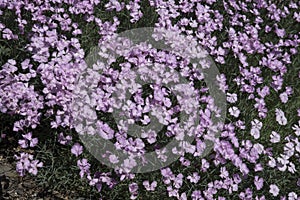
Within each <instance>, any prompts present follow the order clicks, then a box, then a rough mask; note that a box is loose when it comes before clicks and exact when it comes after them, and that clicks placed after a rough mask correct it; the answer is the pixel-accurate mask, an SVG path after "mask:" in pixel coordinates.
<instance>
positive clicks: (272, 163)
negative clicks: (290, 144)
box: [268, 156, 276, 168]
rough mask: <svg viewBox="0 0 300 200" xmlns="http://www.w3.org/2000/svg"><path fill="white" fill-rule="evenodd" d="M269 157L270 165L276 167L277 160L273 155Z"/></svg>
mask: <svg viewBox="0 0 300 200" xmlns="http://www.w3.org/2000/svg"><path fill="white" fill-rule="evenodd" d="M269 159H270V160H269V162H268V166H269V167H272V168H274V167H275V166H276V160H275V159H274V158H273V157H271V156H269Z"/></svg>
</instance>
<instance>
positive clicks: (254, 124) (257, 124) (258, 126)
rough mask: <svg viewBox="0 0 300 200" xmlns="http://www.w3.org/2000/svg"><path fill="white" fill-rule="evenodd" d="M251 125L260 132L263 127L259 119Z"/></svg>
mask: <svg viewBox="0 0 300 200" xmlns="http://www.w3.org/2000/svg"><path fill="white" fill-rule="evenodd" d="M251 125H252V128H257V129H258V130H260V129H261V128H262V126H263V124H262V122H261V121H259V120H258V119H254V120H253V121H251Z"/></svg>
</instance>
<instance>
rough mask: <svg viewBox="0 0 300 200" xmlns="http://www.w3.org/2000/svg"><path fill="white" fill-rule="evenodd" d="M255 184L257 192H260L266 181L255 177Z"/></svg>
mask: <svg viewBox="0 0 300 200" xmlns="http://www.w3.org/2000/svg"><path fill="white" fill-rule="evenodd" d="M254 184H255V186H256V189H257V190H260V189H261V188H262V187H263V185H264V179H263V178H259V177H258V176H255V177H254Z"/></svg>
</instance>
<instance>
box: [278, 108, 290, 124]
mask: <svg viewBox="0 0 300 200" xmlns="http://www.w3.org/2000/svg"><path fill="white" fill-rule="evenodd" d="M275 114H276V121H277V122H278V124H280V125H286V124H287V119H286V117H285V115H284V112H283V111H282V110H281V109H279V108H276V109H275Z"/></svg>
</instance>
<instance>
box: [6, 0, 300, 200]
mask: <svg viewBox="0 0 300 200" xmlns="http://www.w3.org/2000/svg"><path fill="white" fill-rule="evenodd" d="M145 2H147V4H146V6H145V5H144V3H145ZM145 2H144V1H140V0H130V1H126V2H121V1H118V0H109V1H106V2H105V3H103V2H100V0H82V1H78V0H45V1H41V0H35V1H32V0H28V1H18V0H10V1H7V0H4V1H1V2H0V41H1V45H2V41H3V44H4V43H5V44H4V45H6V44H7V46H9V47H10V48H12V49H13V48H14V47H16V44H19V45H21V46H22V47H21V48H17V47H16V48H17V49H14V50H15V51H20V52H19V54H18V56H15V55H14V56H12V57H11V58H8V59H6V60H5V62H4V63H2V66H1V68H0V112H1V114H7V115H9V116H16V118H15V119H16V120H15V121H14V124H13V127H10V128H11V131H12V132H15V133H16V136H17V135H18V136H22V137H23V138H21V139H20V138H19V140H18V144H19V146H20V147H21V148H22V149H23V150H24V152H21V153H20V155H16V156H15V158H16V160H17V165H16V170H17V172H18V173H19V174H20V175H21V176H24V175H25V174H26V172H28V173H30V174H32V175H36V174H37V173H38V168H41V167H43V162H41V161H40V160H37V159H34V154H29V153H25V152H26V151H28V149H27V148H34V149H36V148H38V142H39V139H38V138H39V133H37V132H38V131H36V130H37V127H39V126H41V122H44V121H47V120H48V121H47V123H48V122H49V126H50V127H51V130H50V132H51V131H52V132H55V133H59V134H57V142H58V143H59V144H61V145H66V147H67V148H69V147H70V149H71V150H70V153H71V154H72V156H73V157H74V159H77V167H78V169H79V175H80V177H81V178H83V179H86V180H88V182H89V184H90V185H91V186H95V187H96V188H97V190H98V191H99V192H101V191H102V190H104V188H105V189H107V188H109V189H112V188H114V187H117V186H118V185H122V184H123V183H122V182H127V183H129V185H128V190H129V197H128V198H130V199H137V198H139V196H141V195H143V194H142V192H141V191H146V192H147V193H153V194H154V193H155V192H156V191H159V193H160V194H161V191H162V190H164V192H165V193H166V195H167V197H166V198H170V199H171V198H175V199H180V200H184V199H193V200H200V199H218V200H222V199H234V198H236V199H237V198H239V199H242V200H246V199H256V200H264V199H274V198H278V199H288V200H296V199H299V198H300V189H299V188H300V179H299V170H300V168H299V162H300V140H299V136H300V118H299V117H300V106H299V86H300V85H299V82H300V71H299V67H298V65H297V64H299V59H298V58H299V52H298V51H299V45H300V27H299V22H300V12H299V7H300V3H299V2H297V1H290V2H280V3H278V4H277V3H275V1H266V0H255V1H254V0H253V1H250V0H241V1H235V0H224V1H216V0H201V1H196V0H188V1H187V0H186V1H185V0H179V1H175V0H170V1H161V0H149V1H145ZM146 7H149V8H151V9H153V10H155V12H154V13H153V15H154V16H156V17H157V19H156V21H155V22H154V26H155V28H156V31H157V32H154V33H153V38H154V39H155V40H158V41H159V40H162V39H164V40H166V43H168V44H171V45H170V46H171V47H172V48H173V49H176V50H178V52H179V51H180V53H183V55H185V56H182V55H177V54H176V53H174V52H170V51H167V50H161V49H156V48H154V47H153V46H151V45H148V44H147V43H143V42H141V43H138V44H132V43H131V41H128V40H127V39H126V38H119V39H121V41H118V42H119V43H121V44H120V45H119V44H115V43H111V41H114V40H112V39H113V38H114V37H115V36H116V33H118V32H119V30H120V29H122V28H123V27H124V24H123V23H124V21H125V18H128V21H129V22H128V23H129V24H130V25H133V26H134V27H135V25H137V24H138V22H140V21H141V19H143V18H145V17H147V16H145V14H146V13H143V12H144V11H145V10H147V8H146ZM99 8H101V9H100V11H101V14H99V13H97V12H99ZM102 12H106V13H115V14H116V15H115V16H113V17H111V18H110V19H108V18H106V17H103V16H102ZM124 13H129V16H126V17H125V18H124V19H123V18H121V17H120V16H123V15H124ZM10 14H11V15H13V16H14V17H15V19H14V22H13V23H10V20H9V21H7V20H6V18H7V15H10ZM28 16H30V17H28ZM78 19H79V20H78ZM149 23H150V22H149ZM151 23H152V22H151ZM144 26H148V24H144ZM90 27H92V28H90ZM92 29H93V30H92ZM162 29H165V30H168V31H170V32H171V33H170V34H168V35H164V34H163V33H162V32H160V30H162ZM91 30H92V31H94V32H95V35H97V36H94V37H95V38H89V39H90V40H91V41H92V40H93V42H95V41H96V43H97V44H94V43H93V42H91V43H93V45H98V47H99V48H100V49H101V51H100V52H101V53H100V55H99V56H100V57H102V58H105V62H104V61H102V60H100V61H99V60H97V61H96V62H95V63H93V65H92V66H89V64H90V63H89V62H88V61H87V52H89V51H91V50H90V49H88V48H87V47H86V44H85V41H84V40H85V39H86V38H87V37H89V36H87V35H88V34H89V33H88V32H89V31H91ZM180 35H184V36H186V37H187V38H188V39H189V43H188V44H187V43H186V42H185V40H183V39H182V38H183V37H181V36H180ZM24 43H25V44H24ZM190 45H194V47H195V48H192V49H190V48H189V47H190ZM198 45H199V46H200V45H201V47H203V48H204V49H205V50H206V51H207V52H208V53H207V55H209V56H211V57H212V58H213V59H212V60H213V61H214V62H215V63H217V66H218V68H219V70H220V71H221V72H222V73H221V74H217V75H216V77H213V78H215V79H216V80H215V82H216V85H217V88H215V89H216V90H218V91H220V92H221V93H222V94H224V95H225V100H226V103H227V105H228V109H226V110H222V109H221V108H220V107H222V106H220V105H218V101H219V99H215V98H214V97H213V96H212V95H210V91H209V89H210V88H209V86H208V85H209V84H206V83H204V82H205V76H206V74H205V73H204V71H205V69H209V68H210V63H209V62H207V60H204V59H202V60H201V61H200V63H196V64H195V63H193V62H192V59H191V57H192V56H193V57H194V58H203V57H204V56H205V55H206V54H205V53H204V52H203V51H202V50H200V49H199V48H197V46H198ZM0 47H2V46H0ZM1 49H2V48H0V50H1ZM123 49H124V51H122V50H123ZM111 52H118V54H119V55H120V57H122V59H120V60H121V61H119V59H118V58H116V57H114V56H111ZM1 55H2V53H1V51H0V56H1ZM190 55H192V56H190ZM297 59H298V61H297ZM1 62H2V59H1ZM297 62H298V63H297ZM197 64H201V67H202V68H201V70H200V69H199V68H197ZM202 70H203V71H202ZM100 72H101V73H100ZM79 75H84V76H82V77H84V80H79V81H78V76H79ZM135 79H140V80H142V81H144V82H151V83H150V84H148V85H142V84H141V83H137V82H135V81H134V80H135ZM182 80H184V81H185V82H184V84H177V83H181V82H180V81H182ZM171 83H172V84H171ZM165 85H167V86H169V87H166V86H165ZM91 89H94V90H93V91H92V92H90V91H91ZM87 91H88V92H87ZM175 94H176V95H175ZM178 94H181V95H178ZM128 96H129V98H128ZM74 98H75V99H76V100H78V101H77V102H76V103H77V104H75V105H74ZM74 110H75V111H77V112H74ZM93 111H95V112H93ZM198 111H199V112H198ZM226 111H228V114H227V116H226V119H225V122H224V123H217V124H216V123H214V119H215V118H222V113H223V112H226ZM113 113H118V114H117V115H116V116H114V117H115V122H116V123H117V127H116V126H114V125H112V124H111V123H109V121H107V120H103V119H102V118H101V120H100V119H98V118H100V117H99V115H104V116H105V117H107V116H110V115H111V114H113ZM182 113H185V114H186V115H181V114H182ZM185 116H186V117H185ZM105 117H103V118H105ZM185 118H186V119H185ZM184 120H186V122H184V123H182V122H183V121H184ZM195 121H196V122H197V123H194V122H195ZM153 122H154V123H156V124H160V125H162V127H163V130H164V131H161V132H158V131H156V130H154V128H149V129H143V130H142V131H141V133H140V135H135V136H139V138H136V137H135V136H132V137H131V135H130V132H131V130H133V129H135V128H132V127H134V125H136V124H138V125H140V126H141V127H147V125H149V124H151V123H153ZM73 128H74V129H75V130H76V131H77V132H78V134H81V133H82V132H88V133H90V134H91V135H98V136H100V137H101V138H102V139H104V140H107V141H113V146H114V147H115V148H116V149H118V150H120V151H122V152H123V153H124V152H125V153H127V154H128V155H129V157H127V158H126V159H123V158H122V156H120V155H117V154H115V153H114V152H111V151H106V152H103V154H101V155H100V156H101V158H105V159H107V160H108V162H109V163H110V164H111V165H113V166H117V167H116V168H115V169H114V170H113V172H110V173H104V171H105V170H103V172H99V171H93V170H94V168H93V167H92V163H91V162H90V161H89V160H88V159H87V157H85V156H86V149H85V148H84V147H83V146H82V145H81V144H80V143H79V141H76V139H75V137H72V136H71V135H66V133H65V132H62V131H61V130H64V129H73ZM186 130H189V134H190V135H189V136H192V137H193V138H194V139H195V141H193V142H186V141H185V137H186V135H185V131H186ZM215 133H219V135H218V137H216V134H215ZM53 135H55V134H53ZM4 137H5V134H4V133H2V131H1V138H4ZM76 138H77V137H76ZM172 138H175V140H176V141H181V143H180V145H179V146H178V147H172V148H170V149H168V148H167V147H164V145H165V144H164V143H163V142H165V141H169V140H170V139H172ZM209 147H211V148H210V149H211V150H212V151H211V152H206V151H207V149H209ZM148 150H150V151H153V152H154V154H155V155H156V157H157V159H156V160H157V161H156V160H155V162H157V163H167V162H168V161H169V159H170V157H171V156H170V155H177V156H178V161H177V162H176V163H175V165H174V166H175V167H174V166H172V167H171V166H169V167H162V168H160V170H159V171H160V174H159V175H160V177H157V179H156V180H154V179H153V180H152V179H151V178H149V177H148V176H147V178H145V177H143V176H142V175H136V174H134V173H132V169H134V168H137V167H141V166H139V163H138V162H137V159H140V160H142V161H143V164H145V163H147V162H148V161H147V160H146V159H145V158H146V155H147V151H148ZM203 155H205V157H203ZM153 162H154V161H153ZM155 162H154V163H155ZM174 168H175V169H174ZM208 176H209V177H208ZM141 177H142V179H143V180H142V181H141ZM285 177H287V178H286V179H287V180H284V181H281V180H283V179H285ZM140 181H141V182H140ZM200 182H201V184H199V183H200ZM121 183H122V184H121ZM104 184H106V186H107V187H102V186H103V185H104ZM285 184H288V185H289V186H290V187H288V188H287V187H286V185H285ZM126 187H127V186H126ZM141 199H144V198H143V197H141Z"/></svg>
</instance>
